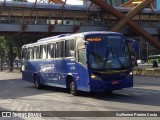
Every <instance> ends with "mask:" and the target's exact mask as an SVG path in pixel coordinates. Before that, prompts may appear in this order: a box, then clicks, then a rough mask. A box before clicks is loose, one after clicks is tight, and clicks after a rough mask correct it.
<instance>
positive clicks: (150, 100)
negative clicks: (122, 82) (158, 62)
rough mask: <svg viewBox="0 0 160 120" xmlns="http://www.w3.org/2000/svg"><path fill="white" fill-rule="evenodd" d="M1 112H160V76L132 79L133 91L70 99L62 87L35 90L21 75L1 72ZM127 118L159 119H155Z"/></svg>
mask: <svg viewBox="0 0 160 120" xmlns="http://www.w3.org/2000/svg"><path fill="white" fill-rule="evenodd" d="M0 111H160V77H148V76H135V77H134V87H133V88H127V89H123V90H117V91H114V92H113V93H111V94H107V93H85V92H81V93H80V95H79V96H72V95H70V94H68V93H67V92H66V90H65V89H61V88H54V87H46V88H45V89H43V90H37V89H35V88H34V85H33V84H32V83H29V82H26V81H23V80H22V79H21V73H7V72H0ZM92 114H94V113H92ZM95 114H96V113H95ZM1 119H5V120H8V119H15V120H17V119H20V120H23V119H28V120H31V119H34V120H38V119H40V120H45V119H47V120H48V119H49V120H52V119H57V120H59V119H63V120H64V119H67V120H70V119H71V120H75V119H77V120H81V119H87V120H99V119H104V120H106V119H109V120H110V119H113V120H114V119H118V120H121V119H122V120H128V118H127V117H87V118H86V117H65V116H64V117H54V118H52V117H45V118H20V117H17V118H0V120H1ZM129 119H133V120H135V119H137V120H149V119H154V120H159V118H158V117H130V118H129Z"/></svg>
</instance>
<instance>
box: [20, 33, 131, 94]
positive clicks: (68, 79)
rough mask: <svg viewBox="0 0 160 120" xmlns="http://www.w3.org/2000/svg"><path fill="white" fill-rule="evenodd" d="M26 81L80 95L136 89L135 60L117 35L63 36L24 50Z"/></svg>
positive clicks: (78, 34)
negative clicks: (133, 62)
mask: <svg viewBox="0 0 160 120" xmlns="http://www.w3.org/2000/svg"><path fill="white" fill-rule="evenodd" d="M21 69H22V78H23V80H25V81H29V82H32V83H34V84H35V87H36V88H38V89H39V88H42V87H43V86H44V85H47V86H55V87H62V88H67V89H68V90H69V92H70V93H71V94H73V95H76V94H77V91H87V92H91V91H93V92H94V91H95V92H96V91H97V92H98V91H113V90H118V89H122V88H128V87H132V86H133V67H132V60H131V56H130V52H129V48H128V45H127V40H126V39H125V37H124V36H123V35H122V34H120V33H117V32H106V31H95V32H84V33H77V34H62V35H58V36H54V37H48V38H44V39H40V40H38V41H37V42H36V43H32V44H27V45H23V46H22V68H21Z"/></svg>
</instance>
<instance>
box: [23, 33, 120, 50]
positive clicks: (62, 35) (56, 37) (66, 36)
mask: <svg viewBox="0 0 160 120" xmlns="http://www.w3.org/2000/svg"><path fill="white" fill-rule="evenodd" d="M94 34H96V35H104V34H116V35H122V34H121V33H118V32H110V31H90V32H82V33H76V34H60V35H57V36H52V37H47V38H42V39H40V40H38V41H37V42H36V43H31V44H26V45H24V46H32V45H35V44H37V43H44V42H50V41H54V40H59V39H63V38H66V39H69V38H71V37H78V36H79V37H80V36H81V37H86V36H89V35H94ZM24 46H23V47H24Z"/></svg>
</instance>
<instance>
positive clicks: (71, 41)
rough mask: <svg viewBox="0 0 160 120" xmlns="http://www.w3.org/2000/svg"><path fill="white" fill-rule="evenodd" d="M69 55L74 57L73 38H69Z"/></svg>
mask: <svg viewBox="0 0 160 120" xmlns="http://www.w3.org/2000/svg"><path fill="white" fill-rule="evenodd" d="M69 54H70V55H69V56H70V57H75V51H74V40H70V50H69Z"/></svg>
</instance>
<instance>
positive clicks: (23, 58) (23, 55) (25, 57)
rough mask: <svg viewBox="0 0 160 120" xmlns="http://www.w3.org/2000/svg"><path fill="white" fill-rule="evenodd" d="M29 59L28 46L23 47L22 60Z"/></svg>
mask: <svg viewBox="0 0 160 120" xmlns="http://www.w3.org/2000/svg"><path fill="white" fill-rule="evenodd" d="M26 59H27V48H23V49H22V60H26Z"/></svg>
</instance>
